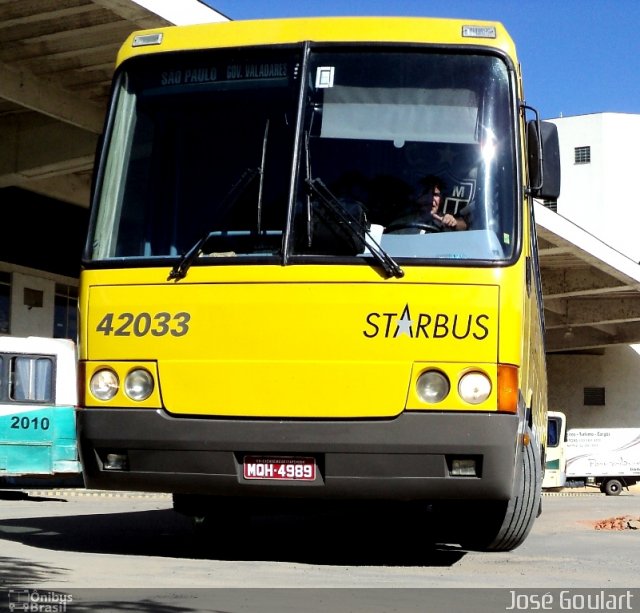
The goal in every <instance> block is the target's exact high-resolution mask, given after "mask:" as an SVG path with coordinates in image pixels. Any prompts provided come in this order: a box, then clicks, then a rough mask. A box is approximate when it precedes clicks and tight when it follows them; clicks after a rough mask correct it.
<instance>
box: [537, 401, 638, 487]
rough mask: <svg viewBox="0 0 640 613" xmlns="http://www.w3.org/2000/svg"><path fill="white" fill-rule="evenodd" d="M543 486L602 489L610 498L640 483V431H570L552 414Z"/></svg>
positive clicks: (559, 415) (562, 418)
mask: <svg viewBox="0 0 640 613" xmlns="http://www.w3.org/2000/svg"><path fill="white" fill-rule="evenodd" d="M547 434H548V436H547V448H546V459H545V474H544V480H543V482H542V487H543V488H545V489H558V488H562V487H586V486H593V487H599V488H600V491H601V492H602V493H603V494H606V495H607V496H617V495H618V494H619V493H620V492H621V491H622V489H623V488H628V487H629V486H630V485H635V483H636V482H637V481H638V480H640V428H571V429H568V428H567V419H566V416H565V415H564V413H560V412H557V411H549V417H548V433H547Z"/></svg>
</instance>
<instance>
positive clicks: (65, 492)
mask: <svg viewBox="0 0 640 613" xmlns="http://www.w3.org/2000/svg"><path fill="white" fill-rule="evenodd" d="M22 491H23V492H24V493H25V494H27V496H44V497H61V496H62V497H64V496H73V497H78V498H142V499H146V500H168V501H171V494H165V493H162V492H120V491H111V490H85V489H75V488H74V489H43V490H32V489H25V490H22Z"/></svg>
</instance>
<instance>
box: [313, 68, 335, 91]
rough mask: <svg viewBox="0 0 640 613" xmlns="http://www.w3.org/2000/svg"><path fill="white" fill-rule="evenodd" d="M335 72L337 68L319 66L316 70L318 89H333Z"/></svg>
mask: <svg viewBox="0 0 640 613" xmlns="http://www.w3.org/2000/svg"><path fill="white" fill-rule="evenodd" d="M335 72H336V69H335V66H318V68H317V69H316V88H317V89H327V88H328V87H333V79H334V76H335Z"/></svg>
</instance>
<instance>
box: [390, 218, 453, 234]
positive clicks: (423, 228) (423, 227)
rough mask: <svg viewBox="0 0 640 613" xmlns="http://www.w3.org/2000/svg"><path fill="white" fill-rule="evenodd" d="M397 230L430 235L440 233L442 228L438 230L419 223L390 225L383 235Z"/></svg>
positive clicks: (427, 224)
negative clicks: (415, 231)
mask: <svg viewBox="0 0 640 613" xmlns="http://www.w3.org/2000/svg"><path fill="white" fill-rule="evenodd" d="M398 230H417V231H420V232H425V233H426V234H431V233H433V232H442V228H438V227H437V226H435V225H433V224H429V223H424V222H419V221H408V222H400V223H392V224H391V225H389V226H387V227H386V229H385V234H388V233H393V232H397V231H398Z"/></svg>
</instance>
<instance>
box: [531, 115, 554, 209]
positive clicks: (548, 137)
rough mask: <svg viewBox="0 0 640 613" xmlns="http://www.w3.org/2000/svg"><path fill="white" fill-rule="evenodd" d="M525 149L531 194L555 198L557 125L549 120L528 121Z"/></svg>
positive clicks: (545, 198)
mask: <svg viewBox="0 0 640 613" xmlns="http://www.w3.org/2000/svg"><path fill="white" fill-rule="evenodd" d="M527 150H528V152H529V186H530V190H531V195H532V196H533V197H534V198H540V199H542V200H557V199H558V196H560V144H559V141H558V128H557V126H556V125H555V124H554V123H551V122H549V121H536V120H532V121H529V122H528V123H527Z"/></svg>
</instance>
